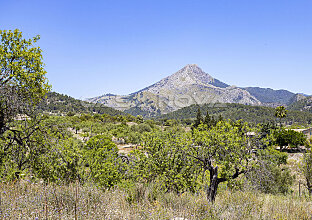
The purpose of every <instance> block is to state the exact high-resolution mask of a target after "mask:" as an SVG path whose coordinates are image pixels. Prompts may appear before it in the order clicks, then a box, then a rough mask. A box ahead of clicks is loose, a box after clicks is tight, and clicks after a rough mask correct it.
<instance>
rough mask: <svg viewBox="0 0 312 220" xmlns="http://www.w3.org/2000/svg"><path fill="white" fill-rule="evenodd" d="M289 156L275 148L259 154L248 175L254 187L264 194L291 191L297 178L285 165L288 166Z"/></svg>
mask: <svg viewBox="0 0 312 220" xmlns="http://www.w3.org/2000/svg"><path fill="white" fill-rule="evenodd" d="M287 158H288V155H287V153H285V152H280V151H278V150H276V149H274V148H273V147H268V148H266V149H264V150H259V151H258V152H257V161H256V163H255V165H254V166H253V168H252V169H251V170H250V171H249V172H248V173H247V174H246V176H247V179H248V180H249V181H250V182H251V184H252V186H253V187H254V188H255V189H256V190H259V191H261V192H264V193H272V194H276V193H282V194H286V193H289V192H290V191H291V188H290V187H291V186H292V185H293V183H294V180H295V176H294V175H292V174H291V172H290V170H289V169H288V168H287V167H285V166H284V165H286V164H287Z"/></svg>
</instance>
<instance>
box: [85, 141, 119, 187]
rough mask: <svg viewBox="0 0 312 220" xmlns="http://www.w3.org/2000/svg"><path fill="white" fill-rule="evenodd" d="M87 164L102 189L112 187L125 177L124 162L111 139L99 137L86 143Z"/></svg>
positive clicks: (90, 173)
mask: <svg viewBox="0 0 312 220" xmlns="http://www.w3.org/2000/svg"><path fill="white" fill-rule="evenodd" d="M84 155H85V158H84V160H85V163H86V164H87V166H88V167H89V168H90V170H89V175H90V177H91V178H92V180H93V181H94V182H95V183H97V184H98V185H99V186H101V187H112V186H114V185H116V184H117V183H118V182H120V181H121V179H122V177H123V172H122V170H121V169H122V161H121V159H120V158H119V157H118V148H117V147H116V145H115V144H114V143H113V142H112V140H111V138H109V137H106V136H104V135H97V136H94V137H92V138H90V140H89V141H88V142H87V143H86V146H85V153H84Z"/></svg>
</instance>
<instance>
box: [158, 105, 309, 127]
mask: <svg viewBox="0 0 312 220" xmlns="http://www.w3.org/2000/svg"><path fill="white" fill-rule="evenodd" d="M200 109H201V112H207V111H208V112H209V115H210V117H212V116H214V117H215V118H216V117H217V116H218V115H220V114H221V115H222V117H223V118H224V119H231V120H232V121H236V120H244V121H245V122H248V123H253V124H259V123H267V122H272V121H276V118H275V116H274V114H275V109H274V108H270V107H265V106H249V105H242V104H226V103H225V104H222V105H218V106H217V107H211V104H204V105H201V106H200ZM197 110H198V105H191V106H188V107H185V108H182V109H179V110H177V111H174V112H170V113H168V114H164V115H161V116H158V117H157V119H159V120H161V119H164V118H167V119H176V120H187V121H189V120H190V119H192V120H193V122H194V120H195V118H196V112H197ZM284 122H285V123H287V124H293V123H299V124H307V123H310V124H311V123H312V114H311V113H309V112H302V111H288V112H287V118H284Z"/></svg>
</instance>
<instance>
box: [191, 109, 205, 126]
mask: <svg viewBox="0 0 312 220" xmlns="http://www.w3.org/2000/svg"><path fill="white" fill-rule="evenodd" d="M202 122H203V117H202V114H201V112H200V107H199V106H198V109H197V115H196V120H195V122H194V124H193V128H197V127H198V126H199V125H200V124H201V123H202Z"/></svg>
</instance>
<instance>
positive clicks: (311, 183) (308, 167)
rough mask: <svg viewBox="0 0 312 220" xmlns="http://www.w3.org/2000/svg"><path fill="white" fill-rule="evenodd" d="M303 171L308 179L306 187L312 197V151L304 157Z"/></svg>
mask: <svg viewBox="0 0 312 220" xmlns="http://www.w3.org/2000/svg"><path fill="white" fill-rule="evenodd" d="M301 170H302V172H303V175H304V177H305V179H306V185H307V188H308V190H309V194H310V196H312V150H311V149H309V150H308V151H307V153H305V154H304V155H303V159H302V162H301Z"/></svg>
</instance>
